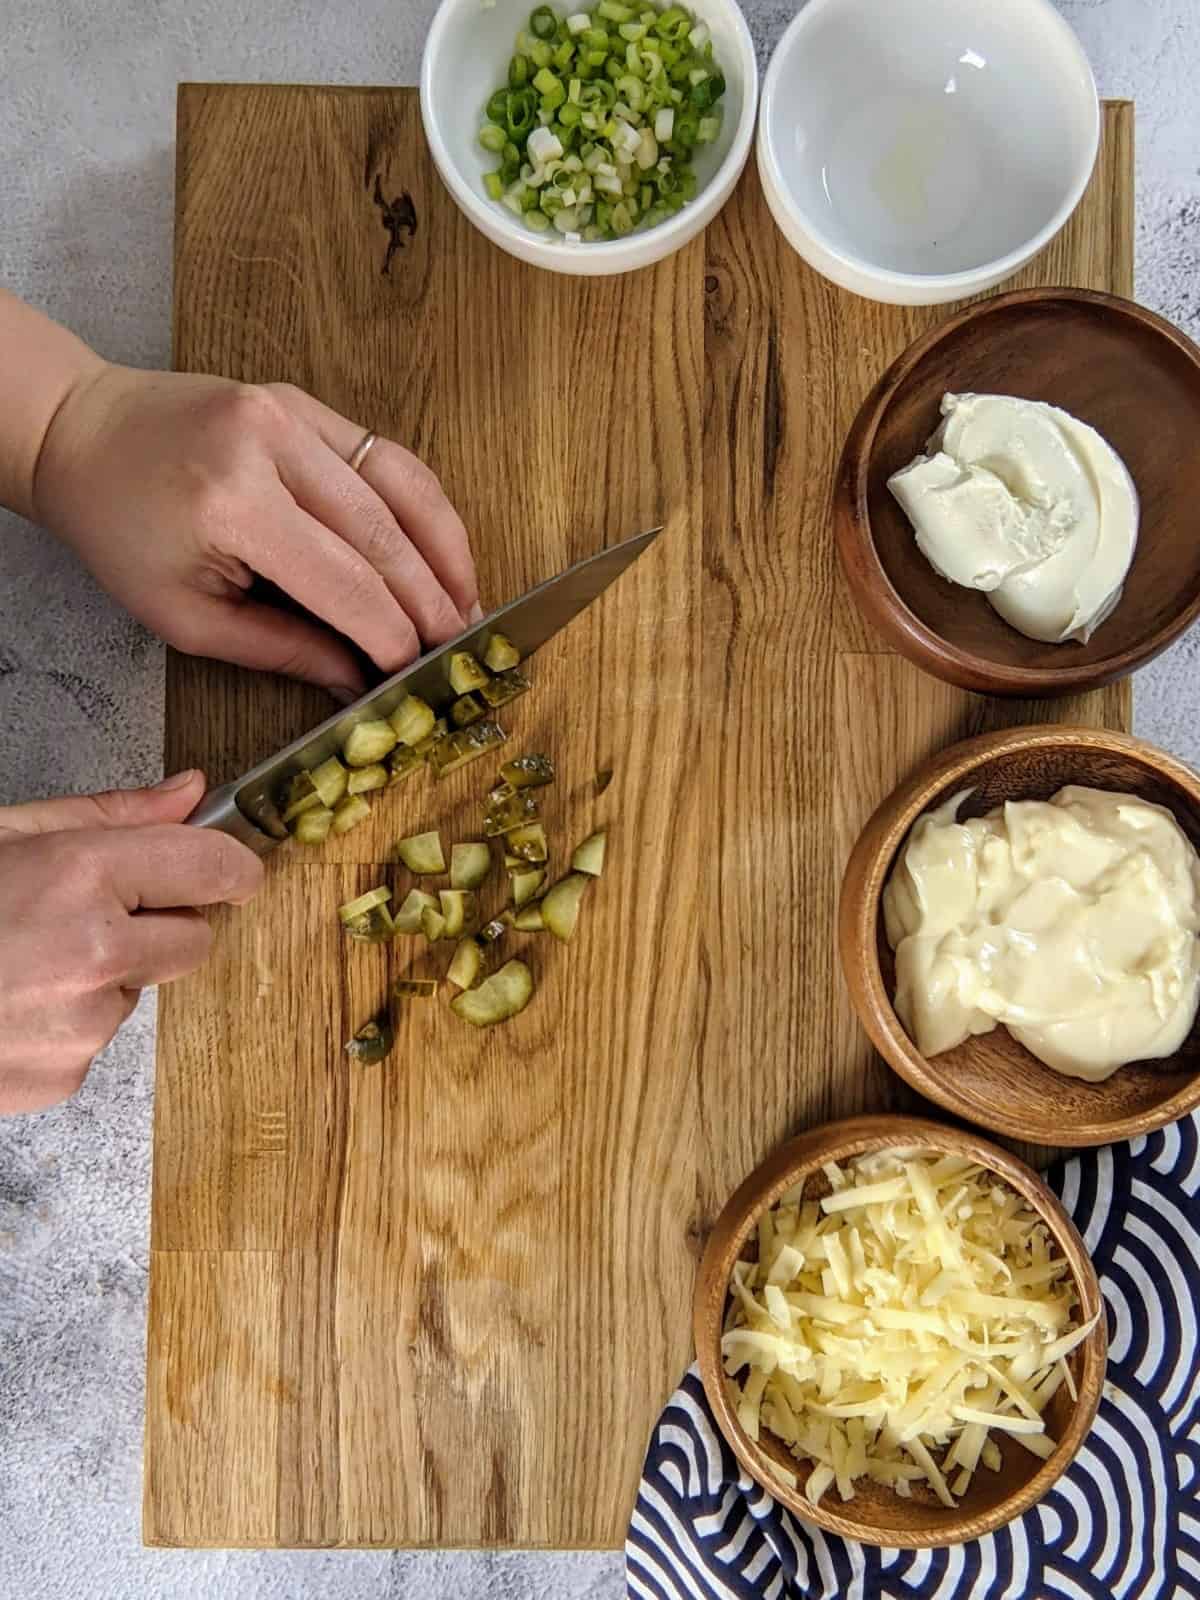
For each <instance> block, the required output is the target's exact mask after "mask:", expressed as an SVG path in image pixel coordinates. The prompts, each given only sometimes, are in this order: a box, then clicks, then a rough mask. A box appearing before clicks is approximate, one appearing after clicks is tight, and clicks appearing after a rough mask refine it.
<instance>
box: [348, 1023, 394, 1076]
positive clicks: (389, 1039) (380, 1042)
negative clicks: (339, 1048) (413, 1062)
mask: <svg viewBox="0 0 1200 1600" xmlns="http://www.w3.org/2000/svg"><path fill="white" fill-rule="evenodd" d="M394 1038H395V1035H394V1034H393V1032H392V1024H391V1022H390V1020H389V1018H388V1016H387V1013H386V1012H384V1013H383V1014H382V1015H380V1016H379V1017H377V1018H376V1019H375V1021H374V1022H368V1023H366V1024H365V1025H364V1026H363V1027H361V1028H360V1029H359V1030H358V1032H357V1033H356V1034H355V1035H354V1037H353V1039H351V1040H349V1041H348V1042H347V1044H346V1054H347V1055H348V1056H349V1057H350V1059H351V1060H352V1061H357V1062H358V1064H359V1065H360V1066H363V1067H373V1066H376V1065H377V1064H378V1063H379V1062H380V1061H382V1060H383V1058H384V1057H385V1056H386V1055H387V1053H388V1051H389V1050H390V1049H391V1048H392V1044H393V1042H394Z"/></svg>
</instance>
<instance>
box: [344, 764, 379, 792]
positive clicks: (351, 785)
mask: <svg viewBox="0 0 1200 1600" xmlns="http://www.w3.org/2000/svg"><path fill="white" fill-rule="evenodd" d="M387 781H388V770H387V768H386V767H385V766H384V765H383V763H382V762H380V761H376V762H375V763H374V764H373V765H372V766H369V767H355V769H354V771H353V772H352V773H351V774H350V776H349V777H348V778H347V779H346V793H347V794H369V793H370V791H371V790H372V789H385V788H386V787H387Z"/></svg>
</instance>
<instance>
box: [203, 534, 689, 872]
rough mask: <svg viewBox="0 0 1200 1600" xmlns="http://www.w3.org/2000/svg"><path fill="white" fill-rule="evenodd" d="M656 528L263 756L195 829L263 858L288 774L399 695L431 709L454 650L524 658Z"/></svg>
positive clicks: (439, 702) (211, 802) (334, 749)
mask: <svg viewBox="0 0 1200 1600" xmlns="http://www.w3.org/2000/svg"><path fill="white" fill-rule="evenodd" d="M661 532H662V529H661V528H651V529H650V530H649V531H648V532H647V533H639V534H637V535H636V536H635V537H634V538H632V539H626V540H625V542H624V543H623V544H618V545H613V546H611V547H610V548H609V549H607V550H601V551H600V552H599V554H597V555H594V556H589V557H588V558H587V559H586V560H585V561H578V562H576V564H575V565H574V566H573V567H568V568H567V570H566V571H565V572H560V573H559V575H558V576H557V577H556V578H547V579H546V581H545V583H539V584H538V586H537V588H536V589H530V591H529V593H528V594H525V595H522V596H521V598H520V599H519V600H511V601H509V603H508V604H507V605H504V606H501V607H500V609H499V610H498V611H493V612H492V614H491V616H489V617H485V618H484V619H483V621H482V622H477V623H476V624H475V625H474V627H471V628H468V629H467V631H466V632H465V633H460V634H459V636H458V638H457V639H451V640H450V642H449V643H448V644H442V645H439V646H438V647H437V649H436V650H430V651H429V652H428V654H426V655H423V656H422V657H421V658H420V660H418V661H414V662H413V663H412V665H411V666H408V667H405V668H404V669H403V671H401V672H397V673H396V674H395V675H394V676H393V677H391V678H388V679H387V680H386V682H384V683H381V684H379V685H378V686H377V687H376V688H374V689H371V690H370V691H368V693H367V694H365V695H363V696H362V698H361V699H360V700H356V701H355V702H354V704H353V705H352V706H347V707H346V709H345V710H344V711H339V712H337V713H336V715H334V716H332V717H328V718H327V719H326V720H325V721H324V722H322V723H321V724H320V726H319V727H316V728H314V729H313V730H312V731H311V732H310V733H306V734H305V735H304V736H303V737H302V738H300V739H296V740H295V741H294V742H293V743H292V744H289V745H288V746H286V748H285V749H283V750H280V751H278V752H277V753H276V754H275V755H273V756H271V757H269V758H268V759H267V760H266V761H260V762H259V764H258V765H257V766H256V767H251V769H250V771H249V772H246V773H243V774H242V776H241V777H240V778H235V779H234V781H233V782H232V783H226V784H223V785H222V787H221V788H219V789H212V790H210V791H209V793H208V794H206V795H205V797H204V799H203V800H202V801H201V802H200V804H199V805H198V806H197V807H196V809H195V811H193V812H192V814H191V816H190V817H189V818H188V821H189V822H190V823H192V824H193V825H194V826H195V827H198V828H217V829H219V830H220V831H221V832H222V833H229V834H232V835H233V837H234V838H235V839H240V840H241V841H242V843H243V844H248V845H249V846H250V848H251V849H252V850H255V851H257V852H258V854H259V855H266V853H267V852H268V850H270V849H272V848H273V847H274V846H275V845H276V844H278V843H279V841H280V840H281V839H284V838H286V837H287V832H286V829H285V828H284V827H283V823H282V821H281V820H280V817H279V812H278V809H277V807H276V800H277V798H278V795H279V792H280V790H281V788H282V787H283V785H284V783H286V781H287V780H288V778H290V777H291V776H292V775H293V774H294V773H297V772H302V771H305V770H306V769H307V770H311V768H313V767H315V766H316V765H317V763H318V762H319V761H324V760H326V758H327V757H329V756H333V755H338V754H339V753H340V751H341V748H342V746H343V744H344V743H345V742H346V738H347V735H348V734H349V732H350V730H351V728H353V727H354V726H355V724H356V723H359V722H367V721H370V720H371V719H373V718H375V717H387V716H389V715H390V714H391V712H393V711H394V710H395V709H396V707H397V706H398V705H399V703H400V701H401V700H402V699H403V698H404V696H405V695H406V694H415V695H420V697H421V699H422V700H428V701H429V703H430V704H431V705H433V706H435V707H438V708H440V707H442V706H443V705H444V704H445V702H446V701H447V700H449V699H451V698H453V695H454V691H453V690H452V689H451V687H450V656H451V654H452V653H453V652H454V651H455V650H470V651H472V652H473V653H474V654H476V655H482V654H483V652H484V651H485V650H486V649H487V645H488V641H489V639H490V638H491V636H492V634H493V633H502V634H503V635H504V637H505V638H506V639H509V640H511V642H512V643H513V644H514V645H515V646H516V648H517V650H518V651H519V652H520V654H521V659H522V660H524V659H525V658H526V657H527V656H531V655H532V654H533V653H534V651H535V650H537V649H539V648H540V647H541V646H542V645H544V644H545V643H546V641H547V639H552V638H553V637H554V635H555V634H556V633H557V632H558V631H559V629H560V628H565V627H566V625H567V623H568V622H570V621H571V620H572V618H574V617H577V616H578V615H579V613H580V612H581V611H583V610H586V608H587V607H588V606H590V605H591V603H592V601H593V600H595V599H596V597H597V595H600V594H602V593H603V592H604V590H605V589H607V588H608V586H609V584H610V583H611V582H612V581H613V579H614V578H619V577H620V575H621V573H622V572H624V571H625V568H626V567H627V566H629V565H630V563H631V562H633V561H636V560H637V558H638V556H640V555H641V553H642V551H643V550H645V549H646V548H647V547H648V546H649V545H651V544H653V542H654V540H655V539H657V537H658V535H659V534H660V533H661Z"/></svg>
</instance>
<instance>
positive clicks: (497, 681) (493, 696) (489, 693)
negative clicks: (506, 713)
mask: <svg viewBox="0 0 1200 1600" xmlns="http://www.w3.org/2000/svg"><path fill="white" fill-rule="evenodd" d="M528 690H529V679H528V678H527V677H526V676H525V674H524V673H523V672H518V671H517V670H516V668H515V667H514V668H513V670H512V671H511V672H502V673H501V674H500V676H499V677H498V678H491V679H489V680H488V682H487V683H485V684H484V685H483V687H482V688H481V689H480V691H479V692H480V694H481V695H482V696H483V698H484V699H485V700H486V701H487V703H488V705H489V706H491V707H493V709H494V708H495V707H497V706H506V705H507V704H508V702H509V701H510V700H515V699H516V698H517V697H518V695H523V694H526V693H527V692H528Z"/></svg>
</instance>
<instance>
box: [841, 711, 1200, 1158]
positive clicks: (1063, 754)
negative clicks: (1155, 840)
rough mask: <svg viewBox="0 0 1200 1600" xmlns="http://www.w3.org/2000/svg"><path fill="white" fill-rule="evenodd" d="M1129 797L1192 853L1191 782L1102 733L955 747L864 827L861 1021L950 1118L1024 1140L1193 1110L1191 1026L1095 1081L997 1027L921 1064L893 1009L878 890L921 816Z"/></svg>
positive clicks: (845, 946)
mask: <svg viewBox="0 0 1200 1600" xmlns="http://www.w3.org/2000/svg"><path fill="white" fill-rule="evenodd" d="M1068 783H1079V784H1085V785H1087V786H1089V787H1090V788H1094V789H1111V790H1117V791H1124V792H1127V793H1129V794H1135V795H1139V796H1140V797H1141V798H1142V799H1144V800H1150V801H1153V802H1154V803H1155V804H1156V805H1161V806H1166V808H1167V809H1168V810H1169V811H1171V812H1172V813H1173V815H1174V817H1175V819H1176V821H1177V822H1178V823H1179V825H1180V827H1181V828H1182V829H1183V831H1184V833H1185V834H1187V836H1188V838H1189V839H1190V840H1191V841H1192V843H1193V844H1194V845H1196V846H1197V847H1198V848H1200V778H1198V777H1197V775H1196V774H1195V773H1194V772H1193V771H1192V770H1191V768H1190V767H1186V766H1184V765H1183V763H1182V762H1181V761H1175V760H1174V759H1173V758H1172V757H1171V756H1168V755H1164V754H1163V752H1162V751H1161V750H1156V749H1154V747H1153V746H1152V745H1148V744H1144V743H1143V742H1142V741H1141V740H1140V739H1131V738H1129V737H1128V736H1127V735H1125V734H1120V733H1111V732H1109V731H1107V730H1104V729H1098V728H1069V727H1054V726H1048V727H1032V728H1010V729H1008V730H1006V731H1005V732H1002V733H991V734H985V735H984V736H983V737H982V738H978V739H967V740H964V741H963V743H961V744H956V745H952V746H951V747H950V748H949V749H948V750H943V751H942V752H941V753H940V754H939V755H936V756H934V757H933V759H932V760H931V761H928V762H926V764H925V765H924V766H923V767H920V768H919V769H918V770H917V772H916V773H915V774H914V775H913V777H911V778H910V779H909V780H908V782H907V783H903V784H901V786H900V787H899V788H898V789H897V790H896V791H895V792H894V793H893V794H892V795H890V796H889V797H888V799H886V800H885V801H884V802H883V804H882V805H881V806H880V807H879V809H878V810H877V811H876V812H875V814H874V816H873V817H872V818H871V820H870V821H869V822H868V823H867V825H866V827H865V828H864V829H863V832H862V834H861V836H860V837H859V840H858V843H857V844H856V845H855V847H854V850H853V851H852V853H851V856H850V860H849V863H848V864H847V867H846V874H845V877H844V879H843V880H842V892H841V900H840V903H839V906H838V945H839V949H840V951H841V958H842V970H843V971H844V973H845V976H846V982H847V984H848V986H849V989H850V998H851V1000H852V1001H853V1003H854V1009H855V1010H856V1011H857V1012H858V1016H859V1020H860V1022H861V1023H862V1024H863V1026H864V1027H865V1028H866V1030H867V1032H868V1033H869V1034H870V1036H871V1038H872V1040H873V1041H874V1044H875V1046H876V1048H877V1049H878V1050H879V1052H880V1054H881V1055H882V1056H883V1058H884V1060H885V1061H887V1063H888V1065H889V1066H890V1067H892V1069H893V1070H894V1071H896V1072H898V1073H899V1074H900V1076H901V1077H902V1078H905V1079H906V1080H907V1081H908V1082H909V1083H911V1084H912V1086H913V1087H914V1088H915V1089H917V1090H919V1091H920V1093H921V1094H923V1095H925V1096H926V1098H927V1099H929V1100H934V1101H936V1102H937V1104H938V1105H940V1106H944V1107H945V1108H946V1110H947V1111H951V1112H953V1113H954V1114H955V1116H958V1117H963V1118H965V1119H966V1120H967V1121H969V1122H974V1123H978V1124H980V1125H981V1126H983V1127H985V1128H992V1129H994V1130H995V1131H996V1132H997V1133H1005V1134H1009V1135H1010V1136H1011V1137H1013V1138H1015V1139H1026V1140H1029V1141H1030V1142H1031V1143H1034V1144H1049V1145H1095V1144H1109V1143H1111V1142H1112V1141H1114V1140H1116V1139H1130V1138H1132V1137H1133V1136H1134V1135H1135V1134H1139V1133H1148V1132H1150V1130H1151V1129H1153V1128H1161V1127H1163V1126H1164V1125H1165V1124H1166V1123H1168V1122H1174V1121H1175V1119H1176V1118H1177V1117H1181V1116H1183V1114H1184V1113H1185V1112H1187V1111H1191V1110H1192V1109H1193V1108H1194V1107H1195V1106H1197V1105H1200V1019H1198V1021H1197V1025H1196V1026H1194V1027H1193V1029H1192V1031H1191V1034H1190V1035H1189V1037H1188V1038H1187V1040H1186V1041H1185V1043H1184V1045H1183V1047H1182V1049H1181V1050H1179V1052H1178V1053H1177V1054H1176V1055H1174V1056H1171V1057H1169V1058H1167V1059H1166V1060H1163V1061H1147V1062H1134V1063H1131V1064H1130V1065H1129V1066H1126V1067H1121V1068H1120V1069H1119V1071H1117V1072H1115V1073H1114V1074H1113V1075H1112V1077H1111V1078H1109V1079H1107V1080H1106V1082H1104V1083H1084V1082H1083V1081H1082V1080H1081V1079H1078V1078H1068V1077H1064V1076H1063V1075H1062V1074H1061V1073H1058V1072H1055V1071H1054V1070H1053V1069H1052V1068H1050V1067H1047V1066H1045V1065H1044V1064H1043V1063H1042V1062H1041V1061H1038V1060H1037V1059H1036V1057H1034V1056H1032V1055H1030V1053H1029V1052H1028V1050H1026V1049H1025V1047H1024V1046H1023V1045H1020V1044H1018V1043H1017V1041H1016V1040H1015V1039H1014V1038H1013V1037H1012V1035H1011V1034H1010V1033H1009V1032H1008V1030H1007V1029H1006V1028H994V1029H993V1030H992V1032H991V1033H984V1034H979V1035H978V1036H977V1037H976V1038H973V1039H969V1040H967V1041H966V1042H965V1043H964V1044H960V1045H958V1046H956V1048H955V1049H953V1050H946V1051H943V1052H942V1054H941V1055H937V1056H931V1057H926V1056H923V1055H921V1053H920V1052H919V1051H918V1049H917V1047H916V1045H915V1044H914V1043H913V1041H912V1040H911V1039H910V1038H909V1036H908V1033H907V1032H906V1031H905V1028H904V1025H903V1023H902V1022H901V1021H900V1019H899V1017H898V1016H897V1015H896V1013H895V1011H894V1010H893V1008H892V995H893V993H894V992H895V963H894V961H893V958H892V951H891V948H890V946H889V945H888V942H887V936H886V934H885V932H884V926H883V910H882V902H883V889H884V885H885V884H886V883H887V881H888V878H889V877H890V875H891V871H892V867H893V865H894V863H895V861H896V858H897V856H898V854H899V851H900V848H901V846H902V845H903V844H904V842H905V840H906V839H907V838H908V833H909V830H910V828H911V827H912V825H913V823H914V822H915V821H916V820H917V818H918V817H919V816H920V815H921V814H922V812H925V811H929V810H931V809H932V808H933V807H934V806H937V805H939V804H940V803H941V802H942V801H943V800H948V799H949V798H950V796H951V795H954V794H957V793H958V792H959V791H960V790H962V789H971V790H973V793H972V794H971V797H970V799H969V800H968V801H967V802H966V804H965V805H964V806H963V808H962V810H961V811H960V813H959V815H960V816H963V817H970V816H981V815H982V814H983V813H984V812H985V811H990V810H991V809H992V808H993V807H994V806H997V805H1000V804H1002V803H1003V802H1004V801H1005V800H1048V799H1049V798H1050V796H1051V795H1053V794H1054V793H1056V791H1057V790H1059V789H1061V788H1062V787H1063V785H1064V784H1068Z"/></svg>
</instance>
